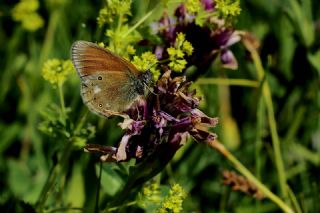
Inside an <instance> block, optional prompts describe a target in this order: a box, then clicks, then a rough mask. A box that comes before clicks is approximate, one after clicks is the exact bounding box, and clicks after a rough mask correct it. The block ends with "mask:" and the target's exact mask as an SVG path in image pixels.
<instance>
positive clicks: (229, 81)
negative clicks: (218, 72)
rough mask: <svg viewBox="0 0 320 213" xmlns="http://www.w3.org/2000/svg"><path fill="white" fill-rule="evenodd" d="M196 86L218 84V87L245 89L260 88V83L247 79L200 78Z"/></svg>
mask: <svg viewBox="0 0 320 213" xmlns="http://www.w3.org/2000/svg"><path fill="white" fill-rule="evenodd" d="M196 84H218V85H234V86H245V87H259V82H258V81H253V80H247V79H226V78H199V79H198V80H197V81H196Z"/></svg>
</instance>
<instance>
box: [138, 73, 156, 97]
mask: <svg viewBox="0 0 320 213" xmlns="http://www.w3.org/2000/svg"><path fill="white" fill-rule="evenodd" d="M152 84H153V74H152V72H150V70H147V71H145V72H143V73H142V74H141V75H140V76H139V82H137V84H136V89H137V91H138V93H139V94H140V95H145V94H146V92H147V91H148V90H149V91H150V86H151V85H152Z"/></svg>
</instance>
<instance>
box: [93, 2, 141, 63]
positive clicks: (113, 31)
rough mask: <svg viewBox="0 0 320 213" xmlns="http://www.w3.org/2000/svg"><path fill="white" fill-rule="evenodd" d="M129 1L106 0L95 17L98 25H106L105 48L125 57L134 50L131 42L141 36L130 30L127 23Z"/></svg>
mask: <svg viewBox="0 0 320 213" xmlns="http://www.w3.org/2000/svg"><path fill="white" fill-rule="evenodd" d="M131 3H132V2H131V0H121V1H120V0H106V1H105V6H104V8H102V9H101V10H100V12H99V16H98V18H97V23H98V25H99V26H100V27H105V26H107V29H106V31H105V35H106V36H107V37H108V41H109V42H108V45H107V48H108V49H109V50H111V51H112V52H115V53H117V54H118V55H121V56H122V57H124V58H127V59H128V58H129V55H133V54H135V52H136V50H135V48H134V46H133V45H132V44H134V43H137V42H138V41H139V40H141V38H142V37H141V35H140V33H139V32H138V31H137V30H131V29H130V28H129V25H128V23H127V22H128V16H130V15H131ZM128 32H130V33H128Z"/></svg>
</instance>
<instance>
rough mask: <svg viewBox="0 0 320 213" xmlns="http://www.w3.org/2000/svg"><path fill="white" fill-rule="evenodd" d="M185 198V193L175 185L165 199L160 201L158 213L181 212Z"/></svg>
mask: <svg viewBox="0 0 320 213" xmlns="http://www.w3.org/2000/svg"><path fill="white" fill-rule="evenodd" d="M186 197H187V193H186V192H185V191H184V190H183V188H182V187H181V186H180V185H179V184H175V185H173V186H172V188H171V189H170V191H169V194H168V195H167V197H166V198H165V199H164V200H163V201H162V203H161V207H160V208H159V210H158V212H159V213H167V212H174V213H179V212H181V211H182V203H183V201H184V199H185V198H186Z"/></svg>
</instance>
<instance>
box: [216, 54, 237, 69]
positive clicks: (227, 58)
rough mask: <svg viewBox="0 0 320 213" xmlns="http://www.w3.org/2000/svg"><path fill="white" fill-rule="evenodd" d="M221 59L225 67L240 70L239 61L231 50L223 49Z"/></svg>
mask: <svg viewBox="0 0 320 213" xmlns="http://www.w3.org/2000/svg"><path fill="white" fill-rule="evenodd" d="M220 59H221V62H222V65H223V67H225V68H229V69H232V70H236V69H237V68H238V61H237V59H236V57H234V55H233V53H232V52H231V51H230V50H229V49H222V50H221V53H220Z"/></svg>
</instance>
